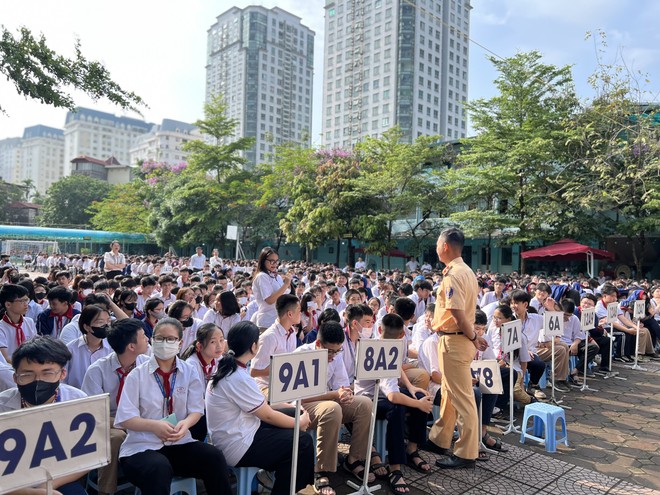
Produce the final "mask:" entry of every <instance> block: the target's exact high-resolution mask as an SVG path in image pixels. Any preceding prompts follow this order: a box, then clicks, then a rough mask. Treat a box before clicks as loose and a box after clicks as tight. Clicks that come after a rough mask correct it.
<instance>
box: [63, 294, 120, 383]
mask: <svg viewBox="0 0 660 495" xmlns="http://www.w3.org/2000/svg"><path fill="white" fill-rule="evenodd" d="M109 326H110V314H109V313H108V311H107V310H106V309H105V308H102V307H101V306H96V305H95V304H90V305H88V306H85V309H83V311H82V313H81V314H80V318H79V319H78V327H79V328H80V332H81V333H82V335H81V336H80V337H79V338H77V339H76V340H74V341H72V342H69V344H67V348H68V349H69V352H70V353H71V360H70V361H69V364H68V365H67V377H66V383H68V384H69V385H71V386H72V387H76V388H80V387H81V386H82V383H83V379H84V378H85V373H86V372H87V369H88V368H89V366H90V365H91V364H92V363H94V362H95V361H97V360H99V359H101V358H104V357H106V356H107V355H108V354H110V353H111V352H112V349H111V348H110V344H108V341H107V340H106V339H105V337H106V336H107V334H108V327H109Z"/></svg>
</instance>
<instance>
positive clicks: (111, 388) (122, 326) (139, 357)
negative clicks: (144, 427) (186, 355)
mask: <svg viewBox="0 0 660 495" xmlns="http://www.w3.org/2000/svg"><path fill="white" fill-rule="evenodd" d="M85 309H87V308H85ZM106 339H107V341H108V343H109V344H110V347H111V348H112V350H113V352H111V353H110V354H108V355H107V356H105V357H103V358H101V359H99V360H97V361H95V362H93V363H92V364H91V365H90V366H89V368H88V369H87V373H85V378H84V379H83V382H82V391H83V392H85V393H86V394H87V395H90V396H91V395H100V394H108V395H109V396H110V420H111V421H110V425H111V427H110V464H108V465H107V466H103V467H101V468H99V471H98V473H99V474H98V487H99V495H101V494H108V493H115V492H116V491H117V470H118V468H119V447H120V446H121V444H122V442H123V441H124V439H125V438H126V431H125V430H123V429H120V428H114V427H112V424H113V423H114V418H115V415H116V414H117V403H118V402H119V398H120V396H121V391H122V389H123V387H124V381H125V379H126V376H127V375H128V374H129V373H130V372H131V371H133V369H134V368H135V367H136V366H138V365H140V364H142V363H144V362H145V361H148V360H149V356H146V355H145V354H146V353H147V351H148V346H149V340H148V339H147V337H146V335H145V333H144V329H143V327H142V323H141V322H140V320H137V319H135V318H125V319H123V320H117V321H115V322H113V323H112V325H111V326H110V328H109V329H108V332H107V337H106Z"/></svg>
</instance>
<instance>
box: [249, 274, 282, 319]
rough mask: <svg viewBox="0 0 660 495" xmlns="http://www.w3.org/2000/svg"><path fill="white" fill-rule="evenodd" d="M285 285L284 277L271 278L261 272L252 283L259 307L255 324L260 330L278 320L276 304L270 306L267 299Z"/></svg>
mask: <svg viewBox="0 0 660 495" xmlns="http://www.w3.org/2000/svg"><path fill="white" fill-rule="evenodd" d="M283 285H284V282H283V281H282V277H280V276H279V275H276V276H274V277H272V276H270V275H269V274H268V273H265V272H259V274H258V275H257V276H256V277H255V278H254V281H253V282H252V293H253V294H254V298H255V300H256V301H257V304H258V305H259V307H258V309H257V313H256V314H255V318H256V319H255V324H256V325H257V326H258V327H259V328H263V327H269V326H271V325H272V324H273V323H275V320H276V319H277V310H276V309H275V304H274V303H273V304H268V303H267V302H266V301H265V299H266V298H267V297H270V296H271V294H273V293H274V292H277V291H278V290H279V289H280V287H282V286H283Z"/></svg>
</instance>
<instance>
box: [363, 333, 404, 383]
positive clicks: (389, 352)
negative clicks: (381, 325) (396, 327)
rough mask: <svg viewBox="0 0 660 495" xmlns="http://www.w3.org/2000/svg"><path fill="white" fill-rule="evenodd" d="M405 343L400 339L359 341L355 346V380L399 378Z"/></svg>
mask: <svg viewBox="0 0 660 495" xmlns="http://www.w3.org/2000/svg"><path fill="white" fill-rule="evenodd" d="M404 352H405V343H404V342H403V340H401V339H384V340H372V339H360V341H359V342H358V345H357V357H356V361H355V378H356V379H358V380H379V379H382V378H399V377H400V376H401V366H402V364H403V354H404Z"/></svg>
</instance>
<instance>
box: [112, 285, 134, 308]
mask: <svg viewBox="0 0 660 495" xmlns="http://www.w3.org/2000/svg"><path fill="white" fill-rule="evenodd" d="M133 297H134V298H135V299H136V300H137V294H136V293H135V291H134V290H132V289H124V288H122V289H121V290H120V291H117V292H115V294H114V300H115V304H116V305H117V306H123V305H124V304H126V301H127V300H128V299H130V298H133Z"/></svg>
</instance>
